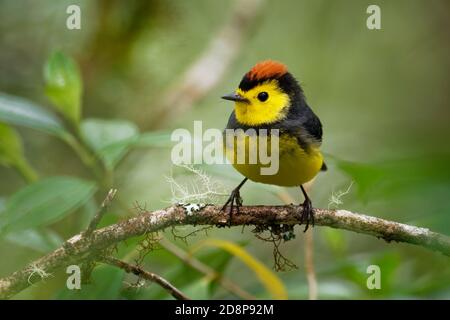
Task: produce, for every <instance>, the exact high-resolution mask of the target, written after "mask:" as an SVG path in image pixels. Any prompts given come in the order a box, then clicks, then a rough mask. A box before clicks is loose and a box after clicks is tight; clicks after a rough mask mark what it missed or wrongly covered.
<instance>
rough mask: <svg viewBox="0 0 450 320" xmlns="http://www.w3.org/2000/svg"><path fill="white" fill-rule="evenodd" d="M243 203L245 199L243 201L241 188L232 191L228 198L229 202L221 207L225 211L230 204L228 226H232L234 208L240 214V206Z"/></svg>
mask: <svg viewBox="0 0 450 320" xmlns="http://www.w3.org/2000/svg"><path fill="white" fill-rule="evenodd" d="M242 203H243V201H242V198H241V194H240V192H239V189H234V190H233V191H232V192H231V195H230V197H229V198H228V200H227V202H225V204H224V205H223V207H222V209H221V211H225V208H226V207H227V205H228V204H230V210H229V219H228V226H231V221H232V218H233V210H234V208H236V213H237V214H239V208H240V207H241V206H242Z"/></svg>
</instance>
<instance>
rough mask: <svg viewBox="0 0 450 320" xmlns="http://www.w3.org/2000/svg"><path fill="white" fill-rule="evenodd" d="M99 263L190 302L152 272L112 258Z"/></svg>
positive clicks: (102, 258) (104, 258) (106, 258)
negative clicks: (119, 269) (143, 280)
mask: <svg viewBox="0 0 450 320" xmlns="http://www.w3.org/2000/svg"><path fill="white" fill-rule="evenodd" d="M100 261H102V262H104V263H107V264H110V265H113V266H116V267H118V268H121V269H123V270H125V271H126V272H128V273H132V274H134V275H136V276H138V277H141V278H143V279H145V280H148V281H151V282H154V283H156V284H158V285H160V286H161V287H162V288H163V289H164V290H166V291H167V292H169V293H170V294H171V295H172V296H173V297H174V298H175V299H177V300H190V299H189V298H188V297H187V296H186V295H185V294H184V293H183V292H181V291H180V290H178V289H177V288H176V287H175V286H174V285H173V284H171V283H170V282H169V281H167V280H166V279H164V278H163V277H161V276H159V275H157V274H155V273H153V272H148V271H145V270H144V269H142V268H140V267H138V266H134V265H132V264H129V263H126V262H125V261H122V260H119V259H116V258H113V257H101V258H100Z"/></svg>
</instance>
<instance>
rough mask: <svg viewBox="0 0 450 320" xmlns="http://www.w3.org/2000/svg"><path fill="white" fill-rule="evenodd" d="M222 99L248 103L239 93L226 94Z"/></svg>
mask: <svg viewBox="0 0 450 320" xmlns="http://www.w3.org/2000/svg"><path fill="white" fill-rule="evenodd" d="M222 99H225V100H230V101H236V102H248V100H247V99H246V98H244V97H243V96H241V95H238V94H237V93H230V94H226V95H224V96H223V97H222Z"/></svg>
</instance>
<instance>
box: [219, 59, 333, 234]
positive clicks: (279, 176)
mask: <svg viewBox="0 0 450 320" xmlns="http://www.w3.org/2000/svg"><path fill="white" fill-rule="evenodd" d="M222 99H225V100H230V101H233V102H235V104H234V111H233V112H232V113H231V115H230V118H229V120H228V124H227V127H226V128H227V129H233V130H236V129H242V130H239V132H242V131H243V132H246V130H248V129H254V130H255V131H256V135H255V134H246V133H244V134H243V135H241V136H240V138H239V135H237V136H238V137H237V138H236V139H244V140H245V142H244V143H245V146H246V149H245V152H249V149H248V145H249V141H250V140H251V139H258V136H259V132H260V129H266V130H267V131H269V132H270V130H272V129H278V133H279V159H278V160H279V168H278V172H277V173H275V174H273V175H263V174H261V170H260V169H261V167H263V166H264V165H263V164H262V163H261V162H257V163H254V164H250V163H236V161H232V164H233V167H234V168H235V169H236V170H237V171H239V172H240V173H241V174H242V175H244V176H245V179H244V180H243V181H242V182H241V183H240V184H239V185H238V186H237V187H236V188H235V189H234V190H233V191H232V192H231V195H230V197H229V198H228V200H227V202H226V203H225V205H224V206H223V208H222V210H225V208H226V207H227V205H228V204H230V218H229V223H231V219H232V216H233V209H234V208H236V211H237V213H239V207H240V206H241V205H242V198H241V196H240V191H239V190H240V189H241V187H242V186H243V185H244V183H245V182H246V181H247V180H248V179H250V180H252V181H255V182H260V183H265V184H272V185H277V186H285V187H293V186H298V187H300V189H301V191H302V193H303V196H304V199H305V200H304V202H303V210H302V214H301V218H300V224H302V223H303V222H305V225H306V226H305V230H304V231H306V230H307V229H308V227H309V225H310V224H312V225H313V226H314V210H313V207H312V203H311V200H310V198H309V197H308V194H307V193H306V191H305V189H304V187H303V184H304V183H306V182H308V181H310V180H312V179H313V178H314V177H315V176H316V175H317V173H318V172H319V171H326V169H327V167H326V165H325V162H324V160H323V156H322V154H321V153H320V150H319V148H320V145H321V143H322V124H321V122H320V120H319V118H318V117H317V116H316V115H315V114H314V112H313V111H312V110H311V108H310V107H309V106H308V104H307V103H306V99H305V96H304V94H303V90H302V88H301V87H300V85H299V83H298V82H297V80H296V79H295V78H294V77H293V76H292V74H291V73H289V72H288V70H287V67H286V66H285V65H284V64H282V63H280V62H277V61H273V60H266V61H262V62H259V63H257V64H256V65H255V66H254V67H253V68H251V70H250V71H249V72H247V73H246V74H245V75H244V77H243V78H242V80H241V82H240V84H239V88H238V89H237V90H236V91H235V92H234V93H232V94H228V95H225V96H223V97H222ZM268 136H270V134H268ZM235 143H236V140H234V141H233V143H231V144H230V143H225V154H226V156H227V158H228V159H233V160H234V159H235V158H233V157H236V147H235ZM247 156H248V154H247V155H246V159H248V158H247Z"/></svg>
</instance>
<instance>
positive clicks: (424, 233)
mask: <svg viewBox="0 0 450 320" xmlns="http://www.w3.org/2000/svg"><path fill="white" fill-rule="evenodd" d="M301 210H302V207H301V206H294V205H288V206H246V207H242V208H241V209H240V214H238V215H234V217H233V221H232V225H233V226H238V225H259V226H264V225H267V226H269V225H274V224H298V223H299V217H300V213H301ZM227 220H228V213H227V212H223V211H221V210H220V207H218V206H213V205H209V206H206V207H204V208H203V209H201V210H200V211H197V212H193V213H190V214H187V212H186V210H185V209H184V208H183V207H182V206H173V207H169V208H167V209H164V210H158V211H153V212H145V213H142V214H140V215H139V216H137V217H134V218H131V219H128V220H125V221H122V222H119V223H117V224H113V225H110V226H108V227H105V228H102V229H98V230H95V231H94V232H92V234H91V235H90V237H84V236H83V234H82V233H81V234H78V235H76V236H74V237H72V238H71V239H69V240H67V241H66V243H65V244H64V245H63V246H61V247H60V248H58V249H56V250H55V251H53V252H51V253H49V254H47V255H45V256H44V257H42V258H40V259H38V260H36V261H34V262H32V263H30V265H29V266H27V267H25V268H24V269H22V270H19V271H16V272H14V273H13V274H11V275H10V276H8V277H5V278H2V279H0V298H9V297H11V296H13V295H14V294H16V293H18V292H20V291H21V290H23V289H25V288H27V287H28V286H29V285H30V284H29V283H28V281H27V279H28V277H29V275H30V270H31V269H30V267H31V266H35V267H37V268H39V269H40V270H44V271H45V272H47V273H51V272H52V271H54V270H56V269H57V268H60V267H63V266H67V265H70V264H77V263H80V262H83V261H85V260H88V259H95V258H96V255H98V254H99V253H100V252H101V251H102V250H104V249H107V248H108V247H110V246H112V245H115V244H116V243H118V242H120V241H123V240H126V239H128V238H131V237H135V236H139V235H143V234H145V233H149V232H155V231H160V230H163V229H165V228H167V227H171V226H177V225H218V226H224V225H225V224H226V223H227ZM315 221H316V225H317V226H329V227H332V228H338V229H344V230H349V231H354V232H358V233H362V234H368V235H373V236H375V237H378V238H382V239H384V240H386V241H388V242H390V241H397V242H407V243H410V244H415V245H419V246H422V247H424V248H427V249H430V250H433V251H437V252H441V253H443V254H445V255H447V256H450V237H448V236H445V235H442V234H439V233H436V232H432V231H430V230H429V229H425V228H419V227H415V226H410V225H406V224H401V223H397V222H392V221H388V220H384V219H380V218H376V217H371V216H366V215H362V214H357V213H352V212H350V211H346V210H326V209H315Z"/></svg>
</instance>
